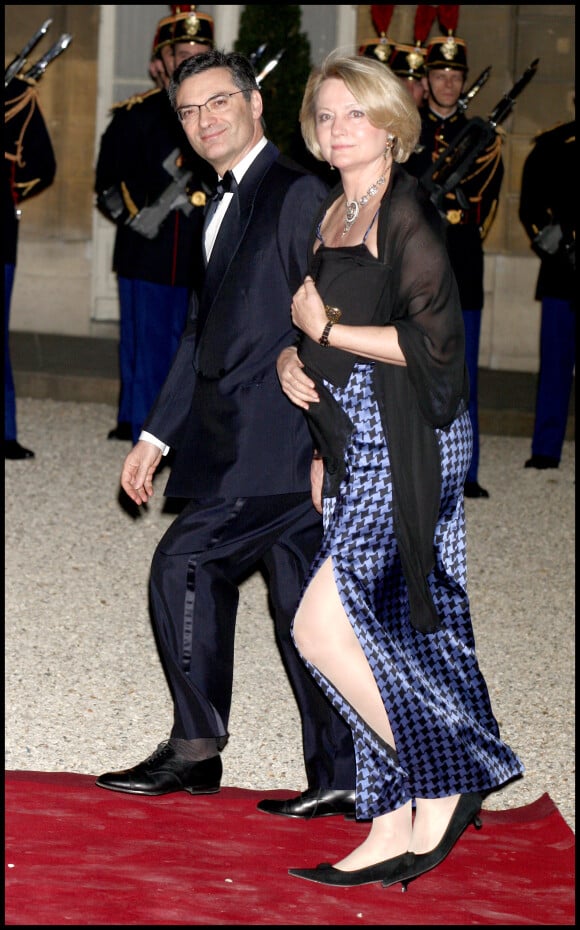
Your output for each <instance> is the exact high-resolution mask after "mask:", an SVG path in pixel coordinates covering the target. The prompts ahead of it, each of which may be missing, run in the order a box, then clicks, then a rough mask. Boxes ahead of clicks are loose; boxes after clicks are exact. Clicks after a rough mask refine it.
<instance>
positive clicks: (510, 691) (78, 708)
mask: <svg viewBox="0 0 580 930" xmlns="http://www.w3.org/2000/svg"><path fill="white" fill-rule="evenodd" d="M114 420H115V407H114V405H113V404H112V403H110V402H107V403H95V402H82V403H79V402H73V401H70V400H54V399H50V398H49V399H39V398H36V397H25V396H19V400H18V424H19V439H20V441H21V442H22V443H23V444H24V445H26V446H28V447H30V448H32V449H33V450H34V451H35V453H36V457H35V458H34V459H30V460H28V461H21V462H12V461H7V462H6V463H5V465H6V468H5V475H6V486H5V487H6V517H5V534H6V610H5V613H6V727H5V729H6V768H7V769H24V770H41V771H63V772H79V773H86V774H93V775H97V774H98V773H100V772H102V771H106V770H110V769H113V768H122V767H125V766H127V765H133V764H135V763H137V762H139V761H141V759H143V758H144V757H145V756H146V755H148V754H149V753H150V752H151V751H152V750H153V749H154V748H155V746H156V745H157V743H158V742H159V741H160V740H162V739H164V738H166V736H167V735H168V731H169V727H170V721H171V702H170V699H169V694H168V690H167V687H166V684H165V679H164V677H163V674H162V671H161V668H160V666H159V661H158V658H157V653H156V650H155V646H154V642H153V635H152V631H151V627H150V623H149V617H148V613H147V593H146V586H147V577H148V571H149V565H150V560H151V556H152V553H153V550H154V547H155V545H156V543H157V542H158V540H159V539H160V537H161V535H162V533H163V532H164V530H165V528H166V527H167V526H168V525H169V523H170V521H171V520H172V518H173V517H172V515H171V514H170V513H167V512H165V510H164V502H163V488H164V486H165V477H166V473H162V474H161V475H160V476H158V479H157V482H156V496H155V497H154V498H153V500H152V501H151V502H150V504H149V505H148V506H147V510H146V511H145V512H143V513H141V515H140V516H139V517H136V518H135V517H132V516H130V515H129V514H128V513H127V511H126V510H125V509H124V508H123V507H122V506H121V505H120V503H119V497H118V492H119V474H120V469H121V464H122V461H123V459H124V457H125V454H126V453H127V451H128V449H129V446H128V444H126V443H120V442H115V441H113V442H111V441H107V439H106V435H107V432H108V430H109V429H110V428H111V427H112V426H113V425H114ZM529 445H530V443H529V438H527V437H525V436H519V435H515V436H514V435H512V436H509V435H508V436H505V435H493V434H491V433H486V434H485V435H483V436H482V443H481V466H480V476H479V477H480V482H481V484H482V485H484V486H485V487H486V488H488V489H489V491H490V495H491V496H490V498H489V499H488V500H467V501H466V514H467V526H468V560H469V561H468V566H469V586H468V590H469V595H470V599H471V606H472V613H473V622H474V630H475V635H476V642H477V647H478V654H479V660H480V664H481V666H482V669H483V672H484V674H485V676H486V679H487V682H488V686H489V690H490V694H491V698H492V704H493V707H494V711H495V714H496V717H497V719H498V721H499V724H500V728H501V732H502V735H503V737H504V738H505V740H506V741H507V742H508V743H509V744H510V745H511V746H512V747H513V749H514V750H515V751H516V752H517V753H518V754H519V755H520V757H521V759H522V761H523V762H524V765H525V767H526V774H525V776H524V777H523V778H522V779H520V780H518V781H517V782H515V783H514V784H512V785H510V786H508V787H506V788H504V789H503V790H502V791H500V792H498V793H496V794H494V795H492V796H490V797H489V798H488V799H487V800H486V806H487V807H489V808H492V809H501V808H504V807H519V806H522V805H525V804H528V803H530V802H532V801H534V800H536V799H537V798H538V797H539V796H540V795H542V794H543V793H544V792H547V793H549V795H550V796H551V798H552V799H553V801H554V802H555V803H556V805H557V806H558V808H559V809H560V811H561V813H562V815H563V817H564V818H565V820H566V821H567V823H568V824H570V826H571V827H572V828H573V829H574V827H575V782H574V761H575V744H574V734H575V727H574V718H575V709H574V673H575V664H574V619H575V590H574V582H575V556H574V552H575V549H574V546H575V522H574V512H575V508H574V503H575V445H574V442H572V441H567V442H566V444H565V448H564V454H563V459H562V462H561V465H560V468H559V469H558V470H551V471H535V470H531V469H524V468H523V467H522V466H523V463H524V461H525V459H526V458H527V457H528V455H529ZM230 731H231V738H230V742H229V744H228V746H227V748H226V750H225V751H224V753H223V761H224V779H223V783H224V785H228V786H238V787H245V788H256V789H264V790H266V789H272V788H286V789H290V790H296V791H298V790H302V789H303V788H304V787H305V781H304V772H303V766H302V755H301V744H300V727H299V720H298V716H297V711H296V707H295V704H294V700H293V698H292V695H291V691H290V688H289V685H288V682H287V680H286V678H285V674H284V672H283V669H282V665H281V661H280V658H279V656H278V653H277V651H276V647H275V644H274V637H273V631H272V624H271V620H270V617H269V615H268V609H267V600H266V588H265V585H264V581H263V579H262V577H261V575H260V574H255V575H253V576H252V577H251V578H250V579H249V580H248V581H247V582H246V583H245V584H244V585H243V587H242V589H241V597H240V609H239V618H238V628H237V633H236V670H235V681H234V700H233V708H232V715H231V720H230ZM192 803H194V801H192Z"/></svg>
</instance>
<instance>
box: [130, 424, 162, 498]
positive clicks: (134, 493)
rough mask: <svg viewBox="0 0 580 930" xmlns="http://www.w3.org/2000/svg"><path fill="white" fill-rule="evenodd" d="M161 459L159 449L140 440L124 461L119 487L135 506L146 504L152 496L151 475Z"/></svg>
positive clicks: (150, 443)
mask: <svg viewBox="0 0 580 930" xmlns="http://www.w3.org/2000/svg"><path fill="white" fill-rule="evenodd" d="M161 458H162V453H161V449H159V448H158V447H157V446H156V445H154V444H153V443H152V442H147V441H146V440H145V439H140V440H139V442H138V443H137V444H136V445H134V446H133V448H132V449H131V451H130V452H129V455H128V456H127V458H126V459H125V461H124V463H123V470H122V471H121V487H122V488H123V490H124V491H125V493H126V494H127V495H128V496H129V497H130V498H131V500H132V501H134V502H135V503H136V504H146V503H147V501H148V500H149V498H150V497H152V496H153V475H154V474H155V469H156V468H157V466H158V465H159V462H160V461H161Z"/></svg>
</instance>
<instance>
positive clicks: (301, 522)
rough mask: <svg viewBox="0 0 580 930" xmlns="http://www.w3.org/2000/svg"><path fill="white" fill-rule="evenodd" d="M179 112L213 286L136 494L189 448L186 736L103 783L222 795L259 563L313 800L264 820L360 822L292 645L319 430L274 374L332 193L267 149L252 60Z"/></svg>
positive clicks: (205, 290) (180, 542) (172, 617)
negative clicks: (209, 197) (192, 155)
mask: <svg viewBox="0 0 580 930" xmlns="http://www.w3.org/2000/svg"><path fill="white" fill-rule="evenodd" d="M169 96H170V99H171V102H172V104H173V106H174V108H175V110H176V112H177V115H178V117H179V119H180V121H181V123H182V126H183V128H184V130H185V133H186V135H187V138H188V140H189V142H190V144H191V146H192V147H193V149H194V150H195V152H196V153H197V154H198V155H200V156H201V157H202V158H204V159H206V160H207V161H208V162H209V163H210V164H211V165H212V167H213V168H214V169H215V171H216V172H217V174H218V178H219V179H220V183H219V184H218V192H217V193H216V197H215V199H214V201H213V202H212V204H211V206H210V209H209V211H208V213H207V216H206V223H205V228H204V235H203V239H204V249H205V258H206V262H207V267H206V273H205V281H204V284H203V286H202V288H201V291H200V294H199V297H197V296H195V295H194V296H193V298H192V303H191V312H190V316H189V320H188V324H187V326H186V330H185V333H184V336H183V338H182V341H181V344H180V347H179V349H178V351H177V354H176V357H175V359H174V362H173V364H172V366H171V369H170V372H169V374H168V377H167V379H166V381H165V384H164V385H163V387H162V389H161V392H160V393H159V396H158V397H157V400H156V402H155V404H154V406H153V408H152V410H151V411H150V413H149V416H148V417H147V419H146V421H145V424H144V429H143V431H142V433H141V436H140V438H139V441H138V442H137V443H136V445H135V446H134V448H133V449H132V451H131V452H130V453H129V455H128V456H127V458H126V459H125V463H124V465H123V469H122V475H121V484H122V487H123V488H124V490H125V491H126V493H127V494H128V495H129V497H130V498H131V499H132V500H133V501H134V503H135V504H137V505H140V504H143V503H146V502H147V501H148V500H149V498H150V497H151V495H152V494H153V476H154V473H155V470H156V469H157V467H158V466H159V464H160V462H161V461H162V458H163V455H164V454H167V452H168V451H169V449H172V450H174V461H173V464H172V468H171V474H170V477H169V481H168V483H167V488H166V492H165V493H166V494H167V495H169V496H171V497H180V498H185V499H186V503H185V505H184V508H183V510H182V511H181V512H180V514H179V516H178V517H177V518H176V519H175V521H174V522H173V524H172V525H171V527H170V528H169V530H168V531H167V532H166V533H165V535H164V537H163V538H162V540H161V542H160V543H159V545H158V546H157V549H156V551H155V554H154V557H153V563H152V570H151V587H150V596H151V608H152V614H153V622H154V627H155V632H156V636H157V641H158V646H159V651H160V656H161V661H162V663H163V667H164V670H165V673H166V676H167V680H168V684H169V688H170V691H171V694H172V697H173V703H174V720H173V727H172V729H171V733H170V737H169V739H168V740H166V741H164V742H162V743H161V744H160V745H159V746H158V748H157V750H156V751H155V752H154V753H153V754H152V755H151V756H149V757H148V758H147V759H146V760H145V761H144V762H141V763H139V764H138V765H136V766H134V767H133V768H130V769H125V770H123V771H120V772H108V773H106V774H104V775H101V776H100V777H99V778H98V779H97V785H99V786H100V787H102V788H109V789H111V790H114V791H126V792H130V793H134V794H142V795H143V794H144V795H159V794H166V793H168V792H171V791H178V790H182V789H185V790H186V791H189V792H190V793H192V794H204V793H211V792H215V791H218V790H219V787H220V780H221V776H222V762H221V756H220V753H221V751H222V750H223V749H224V747H225V746H226V743H227V741H228V718H229V713H230V705H231V693H232V678H233V652H234V631H235V622H236V612H237V606H238V596H239V587H238V586H239V583H240V581H241V580H242V579H243V578H244V577H246V576H247V574H248V573H249V572H251V571H252V570H254V569H255V568H257V567H258V566H260V565H261V566H263V567H264V568H265V571H266V574H267V577H268V586H269V594H270V599H271V603H272V609H273V615H274V622H275V631H276V638H277V642H278V645H279V647H280V650H281V655H282V658H283V661H284V665H285V668H286V670H287V672H288V675H289V678H290V681H291V684H292V687H293V690H294V693H295V695H296V700H297V703H298V706H299V709H300V713H301V719H302V736H303V747H304V761H305V767H306V774H307V780H308V789H307V790H306V791H304V792H302V793H301V794H299V795H298V796H297V797H293V798H291V799H289V800H286V801H279V800H270V799H267V800H263V801H261V802H260V803H259V805H258V807H259V808H260V810H263V811H266V812H269V813H275V814H282V815H285V816H290V817H303V818H311V817H320V816H325V815H331V814H345V815H353V814H354V784H355V763H354V753H353V746H352V739H351V735H350V731H349V729H348V727H346V725H345V724H344V722H343V721H342V719H341V718H340V717H339V716H338V715H337V714H336V712H335V711H334V710H333V708H332V707H331V705H330V703H329V702H328V701H327V700H326V698H325V697H324V695H323V694H322V692H321V691H320V690H319V689H318V687H317V685H316V684H315V683H314V682H313V680H312V678H311V676H310V675H309V674H308V672H307V671H306V670H305V667H304V665H303V663H302V661H301V660H300V658H299V656H298V654H297V652H296V650H295V648H294V645H293V643H292V640H291V636H290V625H291V621H292V618H293V616H294V613H295V610H296V607H297V605H298V601H299V597H300V592H301V588H302V584H303V581H304V578H305V576H306V573H307V571H308V568H309V565H310V563H311V561H312V558H313V557H314V555H315V553H316V551H317V549H318V546H319V544H320V539H321V533H322V526H321V522H320V516H319V515H318V513H317V512H316V510H315V508H314V506H313V504H312V499H311V491H310V467H311V463H312V453H313V447H312V440H311V438H310V435H309V433H308V429H307V426H306V420H305V418H304V417H303V415H302V413H301V411H300V410H299V409H298V408H296V407H294V406H293V405H292V404H290V403H289V402H288V400H287V398H286V397H285V396H284V394H283V392H282V390H281V388H280V385H279V383H278V378H277V374H276V359H277V357H278V355H279V353H280V351H281V350H282V349H283V348H284V347H285V346H287V345H291V344H293V343H294V341H295V338H296V333H295V331H294V329H293V327H292V322H291V316H290V305H291V302H292V296H293V294H294V292H295V291H296V289H297V288H298V286H299V285H300V283H301V282H302V280H303V278H304V275H305V273H306V264H307V241H308V236H309V232H310V229H311V224H312V220H313V218H314V214H315V212H316V210H317V208H318V206H319V205H320V203H321V201H322V200H323V199H324V197H325V196H326V193H327V188H326V186H325V184H324V183H323V182H322V181H321V180H320V179H319V178H317V177H316V176H314V175H312V174H309V173H308V172H306V171H305V170H304V169H302V168H300V167H299V166H298V165H296V164H295V163H293V162H290V161H289V160H288V159H286V158H285V157H284V156H283V155H281V153H280V152H279V150H278V149H277V148H276V146H275V145H274V144H273V143H272V142H270V141H268V140H267V139H266V137H265V136H264V130H263V120H262V97H261V95H260V92H259V88H258V85H257V83H256V78H255V74H254V71H253V69H252V66H251V64H250V62H249V61H248V60H247V59H246V58H245V57H244V56H242V55H240V54H237V53H235V52H233V53H228V54H226V53H225V52H221V51H217V50H214V51H211V52H208V53H207V54H204V55H198V56H195V57H194V58H191V59H190V60H189V61H186V62H184V63H183V64H182V65H181V66H180V67H179V68H178V69H177V70H176V71H175V73H174V75H173V78H172V81H171V84H170V87H169Z"/></svg>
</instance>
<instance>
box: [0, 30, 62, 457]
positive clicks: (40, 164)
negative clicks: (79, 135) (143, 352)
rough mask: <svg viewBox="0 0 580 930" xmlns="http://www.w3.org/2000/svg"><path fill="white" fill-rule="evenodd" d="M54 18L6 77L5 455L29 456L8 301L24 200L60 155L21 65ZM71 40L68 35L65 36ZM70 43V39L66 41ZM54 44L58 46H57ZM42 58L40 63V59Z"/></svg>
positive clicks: (42, 185)
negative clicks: (20, 430)
mask: <svg viewBox="0 0 580 930" xmlns="http://www.w3.org/2000/svg"><path fill="white" fill-rule="evenodd" d="M50 23H51V20H47V22H46V23H45V24H44V26H43V27H42V28H41V29H40V30H39V31H38V33H36V35H35V36H34V37H33V38H32V40H31V41H30V42H29V43H28V45H27V48H26V53H21V55H20V56H19V57H18V56H17V58H16V59H15V60H14V62H13V63H12V64H11V65H10V67H9V68H8V70H7V71H6V73H5V79H4V181H3V186H4V194H3V198H4V457H5V458H6V459H30V458H33V457H34V452H33V451H32V450H31V449H26V448H25V447H24V446H22V445H21V444H20V443H19V442H18V439H17V425H16V392H15V387H14V378H13V374H12V364H11V360H10V347H9V336H10V304H11V299H12V288H13V285H14V276H15V272H16V261H17V255H18V226H19V221H20V215H21V204H23V203H25V202H26V201H27V200H30V199H31V198H32V197H36V196H37V195H38V194H40V193H41V192H42V191H44V190H46V189H47V187H50V185H51V184H52V182H53V180H54V177H55V174H56V158H55V154H54V149H53V146H52V141H51V138H50V134H49V131H48V128H47V125H46V122H45V119H44V116H43V114H42V111H41V108H40V102H39V98H38V83H37V79H35V78H33V77H28V76H26V75H23V74H22V72H21V70H20V68H21V66H22V67H23V66H24V64H25V63H26V54H28V53H29V51H30V50H31V48H32V47H34V46H35V45H36V43H37V42H38V41H39V40H40V39H41V38H42V36H43V35H44V34H45V33H46V32H47V30H48V27H49V25H50ZM67 39H68V40H69V41H70V37H67ZM67 44H68V41H67V43H66V45H67ZM66 45H65V44H64V43H63V42H62V41H61V45H60V46H59V48H58V50H54V51H53V50H52V49H51V57H49V55H48V54H47V55H46V56H45V57H44V59H43V64H42V66H39V67H38V69H37V70H35V71H32V69H31V72H29V73H36V74H37V78H38V77H42V75H43V74H44V68H45V67H46V64H47V63H48V61H49V60H52V58H55V57H56V55H57V54H59V53H60V51H62V50H64V48H66ZM54 48H55V49H56V46H55V47H54ZM37 64H38V63H37Z"/></svg>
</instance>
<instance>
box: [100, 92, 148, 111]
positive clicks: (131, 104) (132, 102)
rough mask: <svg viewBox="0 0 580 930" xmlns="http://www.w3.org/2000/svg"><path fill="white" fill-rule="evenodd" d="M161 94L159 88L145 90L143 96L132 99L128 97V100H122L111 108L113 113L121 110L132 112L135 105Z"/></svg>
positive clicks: (135, 96)
mask: <svg viewBox="0 0 580 930" xmlns="http://www.w3.org/2000/svg"><path fill="white" fill-rule="evenodd" d="M159 92H160V88H159V87H152V88H151V90H144V91H143V92H142V93H141V94H133V95H132V96H131V97H127V99H126V100H120V101H119V103H114V104H113V105H112V107H111V111H113V110H120V109H121V108H124V109H126V110H130V109H131V108H132V107H134V106H135V104H137V103H143V101H144V100H147V98H148V97H151V95H152V94H158V93H159Z"/></svg>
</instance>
